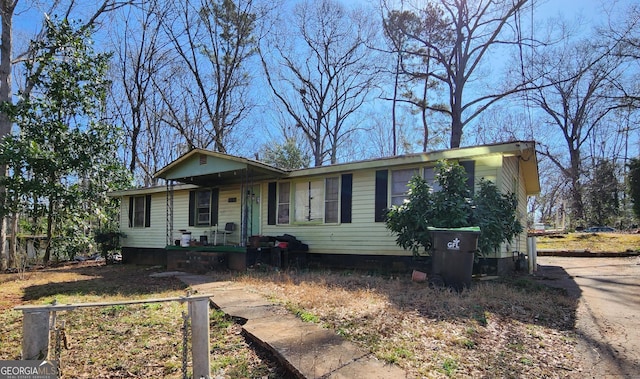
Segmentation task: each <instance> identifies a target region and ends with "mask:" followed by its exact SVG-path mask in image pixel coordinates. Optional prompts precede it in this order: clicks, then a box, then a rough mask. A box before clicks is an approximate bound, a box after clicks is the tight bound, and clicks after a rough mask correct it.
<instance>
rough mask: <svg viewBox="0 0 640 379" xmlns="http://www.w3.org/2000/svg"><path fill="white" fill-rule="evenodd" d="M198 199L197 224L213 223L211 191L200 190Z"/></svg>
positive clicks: (197, 195) (197, 194)
mask: <svg viewBox="0 0 640 379" xmlns="http://www.w3.org/2000/svg"><path fill="white" fill-rule="evenodd" d="M196 200H197V205H196V220H197V225H211V191H198V192H197V193H196Z"/></svg>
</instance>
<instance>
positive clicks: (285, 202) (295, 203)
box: [267, 174, 353, 225]
mask: <svg viewBox="0 0 640 379" xmlns="http://www.w3.org/2000/svg"><path fill="white" fill-rule="evenodd" d="M352 187H353V174H342V175H341V176H335V177H329V178H324V179H316V180H310V181H304V182H297V183H290V182H283V183H277V182H271V183H269V186H268V191H267V213H268V215H267V223H268V224H269V225H276V224H289V223H290V222H291V221H294V222H297V223H309V222H312V223H322V222H324V223H339V222H342V223H350V222H351V205H352V189H353V188H352ZM291 217H293V219H292V218H291Z"/></svg>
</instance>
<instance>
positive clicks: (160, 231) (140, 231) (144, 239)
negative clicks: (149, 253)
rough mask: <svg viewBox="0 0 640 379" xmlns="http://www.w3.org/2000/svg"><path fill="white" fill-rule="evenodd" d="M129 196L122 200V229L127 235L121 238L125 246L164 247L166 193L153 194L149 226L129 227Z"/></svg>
mask: <svg viewBox="0 0 640 379" xmlns="http://www.w3.org/2000/svg"><path fill="white" fill-rule="evenodd" d="M129 198H130V196H124V197H123V198H122V201H121V202H120V204H121V205H120V207H121V215H122V218H121V220H120V230H121V231H122V232H123V233H124V234H125V235H126V237H123V238H122V239H121V243H122V246H124V247H143V248H163V247H164V246H165V245H166V244H165V241H166V237H165V233H166V217H165V214H166V209H167V208H166V195H165V193H164V192H161V193H153V194H151V213H150V217H151V221H150V222H151V223H150V227H148V228H142V227H139V228H134V227H129Z"/></svg>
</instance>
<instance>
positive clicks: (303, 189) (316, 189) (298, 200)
mask: <svg viewBox="0 0 640 379" xmlns="http://www.w3.org/2000/svg"><path fill="white" fill-rule="evenodd" d="M323 193H324V181H323V180H313V181H308V182H298V183H296V184H295V193H294V198H295V208H294V211H295V215H294V220H295V221H296V222H322V219H323V217H322V216H323V207H324V194H323Z"/></svg>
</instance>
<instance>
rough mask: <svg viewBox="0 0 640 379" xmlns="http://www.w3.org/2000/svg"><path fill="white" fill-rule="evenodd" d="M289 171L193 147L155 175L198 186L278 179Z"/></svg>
mask: <svg viewBox="0 0 640 379" xmlns="http://www.w3.org/2000/svg"><path fill="white" fill-rule="evenodd" d="M287 174H288V171H286V170H282V169H279V168H276V167H273V166H270V165H268V164H265V163H262V162H258V161H254V160H251V159H247V158H242V157H236V156H233V155H228V154H222V153H217V152H214V151H209V150H204V149H193V150H191V151H189V152H187V153H185V154H183V155H182V156H181V157H179V158H178V159H176V160H174V161H173V162H171V163H169V164H168V165H167V166H165V167H164V168H162V169H161V170H160V171H158V172H156V174H155V177H157V178H162V179H166V180H175V181H178V182H181V183H187V184H195V185H201V186H215V185H219V184H223V183H224V184H233V183H243V182H246V181H247V179H249V180H251V181H260V180H268V179H278V178H281V177H283V176H286V175H287Z"/></svg>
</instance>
